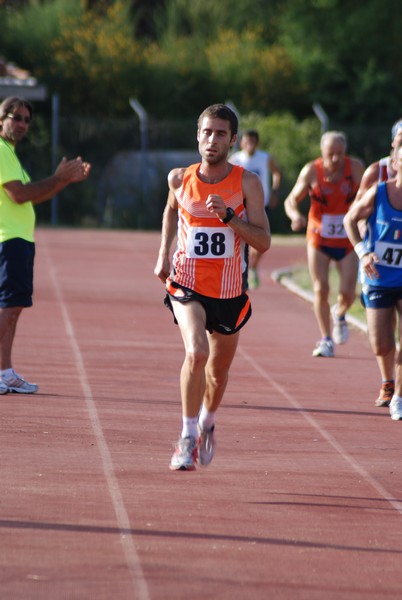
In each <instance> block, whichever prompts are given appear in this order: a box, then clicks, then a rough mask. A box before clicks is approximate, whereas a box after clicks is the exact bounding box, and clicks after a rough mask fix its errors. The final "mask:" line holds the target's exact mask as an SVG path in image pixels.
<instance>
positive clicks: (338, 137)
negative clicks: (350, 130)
mask: <svg viewBox="0 0 402 600" xmlns="http://www.w3.org/2000/svg"><path fill="white" fill-rule="evenodd" d="M334 141H336V142H341V144H343V146H344V148H345V150H346V146H347V143H348V142H347V139H346V135H345V134H344V133H343V131H326V132H325V133H324V134H323V135H322V136H321V142H320V148H322V147H323V146H324V144H325V143H327V142H334Z"/></svg>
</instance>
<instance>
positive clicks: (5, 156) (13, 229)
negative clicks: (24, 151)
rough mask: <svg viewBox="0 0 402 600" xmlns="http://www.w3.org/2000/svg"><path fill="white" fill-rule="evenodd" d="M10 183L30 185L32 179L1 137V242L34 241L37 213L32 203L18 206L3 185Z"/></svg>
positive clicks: (10, 146)
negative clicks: (19, 182) (19, 239)
mask: <svg viewBox="0 0 402 600" xmlns="http://www.w3.org/2000/svg"><path fill="white" fill-rule="evenodd" d="M9 181H22V182H23V183H28V182H29V181H30V177H29V175H28V173H27V172H26V171H25V170H24V169H23V168H22V165H21V163H20V161H19V159H18V157H17V155H16V153H15V148H14V146H13V145H12V144H10V143H9V142H7V141H5V140H4V138H2V137H1V136H0V242H5V241H7V240H11V239H13V238H22V239H23V240H26V241H28V242H33V241H34V228H35V211H34V208H33V206H32V203H31V202H24V203H23V204H16V203H15V202H13V200H11V198H10V196H9V195H8V194H7V192H6V191H5V189H4V188H3V185H4V184H5V183H8V182H9Z"/></svg>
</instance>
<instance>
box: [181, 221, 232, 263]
mask: <svg viewBox="0 0 402 600" xmlns="http://www.w3.org/2000/svg"><path fill="white" fill-rule="evenodd" d="M233 254H234V232H233V231H232V230H231V229H230V228H229V227H191V228H190V229H189V231H188V233H187V245H186V257H187V258H232V256H233Z"/></svg>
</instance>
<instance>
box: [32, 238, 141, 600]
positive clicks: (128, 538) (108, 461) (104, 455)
mask: <svg viewBox="0 0 402 600" xmlns="http://www.w3.org/2000/svg"><path fill="white" fill-rule="evenodd" d="M43 253H44V255H45V258H46V261H47V263H48V265H49V275H50V279H51V282H52V285H53V287H54V289H55V293H56V297H57V300H58V303H59V306H60V310H61V313H62V318H63V323H64V327H65V330H66V334H67V338H68V339H69V341H70V344H71V348H72V351H73V354H74V358H75V365H76V368H77V371H78V376H79V378H80V383H81V387H82V390H83V393H84V398H85V404H86V407H87V410H88V414H89V419H90V422H91V426H92V429H93V432H94V435H95V439H96V442H97V446H98V450H99V454H100V456H101V461H102V467H103V472H104V475H105V479H106V482H107V487H108V490H109V494H110V497H111V499H112V504H113V508H114V511H115V515H116V520H117V525H118V529H119V537H120V542H121V545H122V548H123V552H124V556H125V560H126V564H127V567H128V569H129V572H130V574H131V578H132V582H133V586H134V594H135V596H134V597H135V598H136V600H150V595H149V591H148V586H147V582H146V580H145V577H144V573H143V570H142V568H141V563H140V559H139V557H138V553H137V551H136V549H135V545H134V541H133V537H132V535H131V534H130V533H128V532H129V531H130V529H131V524H130V519H129V517H128V514H127V511H126V509H125V506H124V502H123V497H122V495H121V491H120V488H119V484H118V481H117V478H116V474H115V471H114V467H113V461H112V457H111V455H110V451H109V448H108V445H107V442H106V440H105V436H104V435H103V430H102V425H101V423H100V419H99V415H98V411H97V409H96V405H95V402H94V398H93V394H92V390H91V386H90V384H89V381H88V378H87V374H86V371H85V365H84V360H83V358H82V354H81V351H80V347H79V344H78V342H77V338H76V335H75V332H74V327H73V324H72V322H71V319H70V316H69V314H68V309H67V306H66V303H65V302H64V300H63V294H62V291H61V288H60V285H59V281H58V279H57V275H56V270H55V268H54V267H53V264H52V260H51V257H50V254H49V252H48V248H47V246H46V245H44V247H43Z"/></svg>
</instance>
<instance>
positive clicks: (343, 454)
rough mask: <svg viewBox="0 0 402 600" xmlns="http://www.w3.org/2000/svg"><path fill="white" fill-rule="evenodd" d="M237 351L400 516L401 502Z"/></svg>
mask: <svg viewBox="0 0 402 600" xmlns="http://www.w3.org/2000/svg"><path fill="white" fill-rule="evenodd" d="M238 351H239V353H240V354H241V356H242V357H243V358H244V360H246V361H247V362H248V363H249V365H250V366H251V367H252V368H253V369H254V370H255V371H256V372H257V373H258V374H259V375H260V377H262V378H263V379H265V380H266V381H268V382H269V383H270V385H272V387H274V388H275V389H276V390H277V391H278V392H279V393H280V394H281V395H282V396H283V397H284V398H286V400H287V401H288V402H289V404H291V405H292V406H293V408H296V409H297V410H298V411H300V414H301V415H302V416H303V417H304V418H305V419H306V421H307V422H308V423H309V424H310V425H311V427H313V428H314V429H315V430H316V431H317V433H318V434H319V435H320V436H321V437H323V438H324V439H325V440H326V441H327V442H328V444H330V445H331V446H332V447H333V448H334V449H335V450H336V452H338V454H339V455H340V456H341V457H342V458H343V460H345V461H346V462H347V463H348V464H349V465H350V466H351V467H352V469H354V470H355V471H356V472H357V473H358V474H359V475H360V476H361V477H362V478H363V479H364V480H365V481H367V483H369V484H370V485H371V486H372V487H373V488H374V489H375V490H376V491H377V492H378V493H379V494H380V496H382V497H383V498H384V499H385V500H387V502H389V503H390V504H391V506H392V507H393V508H394V509H395V510H396V511H398V513H399V514H400V515H401V516H402V501H401V500H397V499H396V498H393V497H392V494H390V492H388V490H386V489H385V487H384V486H382V485H381V483H379V482H378V481H377V480H376V479H374V477H372V476H371V475H370V473H368V471H366V469H365V468H364V467H362V465H360V464H359V463H358V462H357V461H356V460H355V459H354V458H353V457H352V456H350V454H348V453H347V452H346V450H345V449H344V448H343V447H342V446H341V444H339V442H337V441H336V439H335V438H334V437H332V435H331V434H330V433H329V432H328V431H326V430H325V429H324V428H323V427H321V425H320V424H319V423H318V421H317V420H316V419H315V418H314V417H312V416H311V414H309V413H308V412H306V411H305V410H304V408H303V407H302V405H301V404H300V403H299V402H298V401H297V400H296V399H295V398H294V397H293V396H292V395H291V394H289V392H287V391H286V389H285V388H284V387H282V386H281V385H280V384H279V383H277V382H276V381H275V379H273V378H272V377H271V376H270V375H269V373H267V371H266V370H265V369H263V368H262V367H260V366H259V365H258V363H257V362H256V360H255V359H254V358H253V357H252V356H250V355H249V354H248V353H247V352H246V351H245V350H244V349H243V348H242V347H241V346H240V345H239V348H238Z"/></svg>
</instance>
